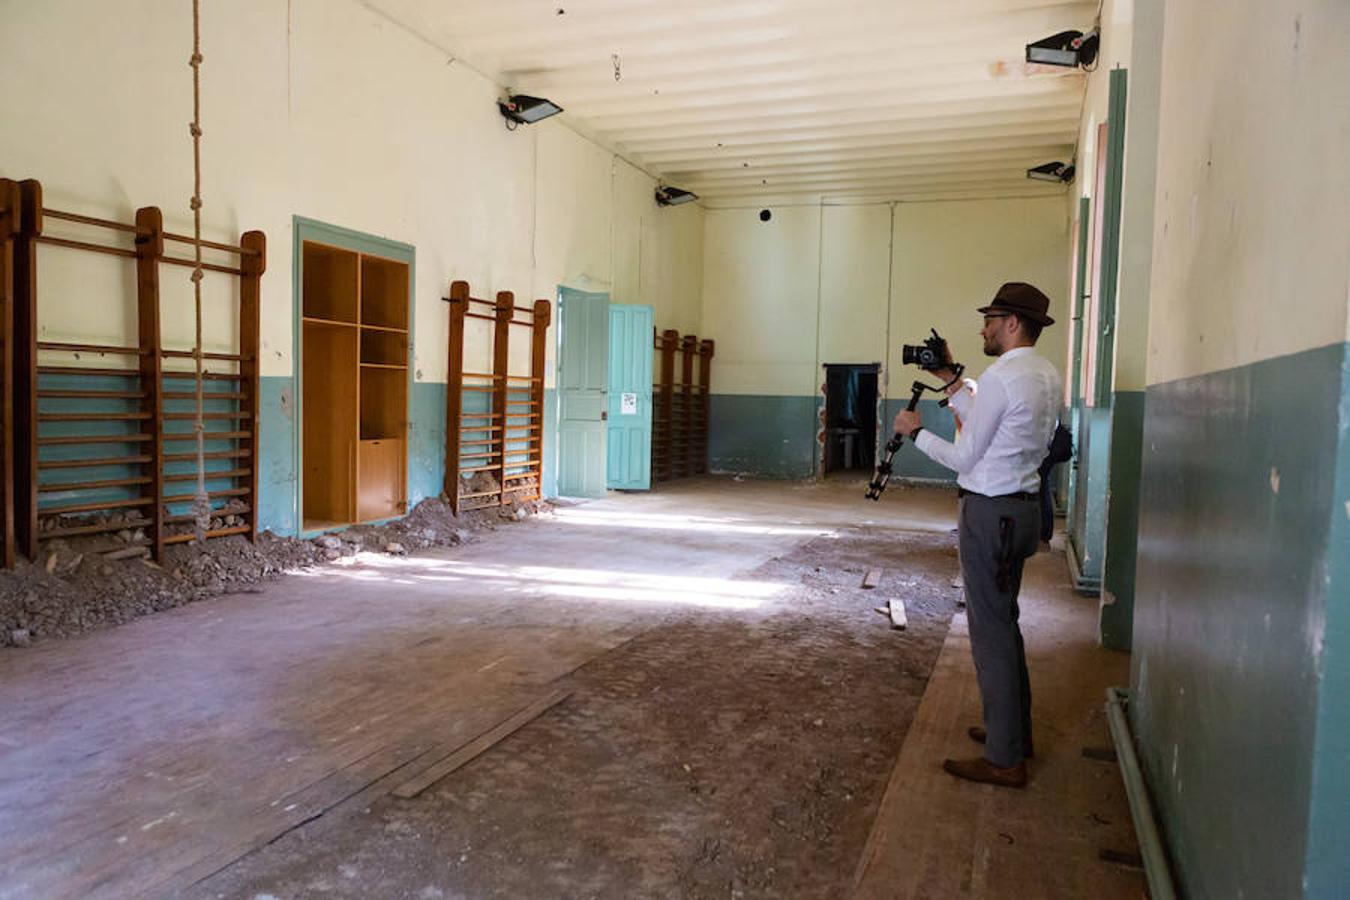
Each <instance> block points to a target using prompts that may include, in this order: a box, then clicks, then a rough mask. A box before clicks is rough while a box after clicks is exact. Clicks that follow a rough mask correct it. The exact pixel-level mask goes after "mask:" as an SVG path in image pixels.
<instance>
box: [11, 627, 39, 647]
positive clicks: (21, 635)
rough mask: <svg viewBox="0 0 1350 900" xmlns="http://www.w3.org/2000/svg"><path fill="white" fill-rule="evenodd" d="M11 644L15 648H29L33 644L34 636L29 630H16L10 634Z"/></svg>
mask: <svg viewBox="0 0 1350 900" xmlns="http://www.w3.org/2000/svg"><path fill="white" fill-rule="evenodd" d="M9 642H10V643H11V644H13V645H14V646H15V647H27V646H28V645H29V644H31V643H32V642H33V636H32V635H31V634H30V633H29V632H28V629H27V628H15V629H14V630H12V631H11V632H10V633H9Z"/></svg>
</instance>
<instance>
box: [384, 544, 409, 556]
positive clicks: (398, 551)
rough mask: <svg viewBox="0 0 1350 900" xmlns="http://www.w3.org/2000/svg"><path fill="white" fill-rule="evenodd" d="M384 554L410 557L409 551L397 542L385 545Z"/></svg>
mask: <svg viewBox="0 0 1350 900" xmlns="http://www.w3.org/2000/svg"><path fill="white" fill-rule="evenodd" d="M384 552H385V553H392V554H394V555H395V556H407V555H408V551H407V549H406V548H405V547H404V546H403V545H402V544H400V543H398V542H397V541H390V542H389V543H387V544H385V545H384Z"/></svg>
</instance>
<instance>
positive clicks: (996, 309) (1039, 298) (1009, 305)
mask: <svg viewBox="0 0 1350 900" xmlns="http://www.w3.org/2000/svg"><path fill="white" fill-rule="evenodd" d="M1049 308H1050V298H1049V297H1047V296H1045V295H1044V294H1042V293H1041V292H1040V291H1039V290H1037V289H1036V288H1034V287H1032V286H1031V285H1029V284H1027V283H1026V282H1025V281H1009V282H1008V283H1007V284H1005V285H1003V287H1001V288H999V289H998V293H997V294H995V295H994V301H993V302H992V303H990V304H989V305H988V306H981V307H980V309H979V311H980V312H982V313H985V314H986V315H987V314H989V313H1001V312H1003V313H1018V314H1020V315H1023V316H1026V317H1027V318H1028V319H1030V320H1031V321H1033V322H1040V323H1041V324H1042V325H1053V324H1055V320H1054V319H1052V318H1050V317H1049V316H1047V315H1046V314H1045V311H1046V310H1047V309H1049Z"/></svg>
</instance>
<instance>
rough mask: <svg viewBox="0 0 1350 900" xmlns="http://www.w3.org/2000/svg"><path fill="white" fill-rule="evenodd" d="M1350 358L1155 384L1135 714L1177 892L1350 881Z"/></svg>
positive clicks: (1322, 889)
mask: <svg viewBox="0 0 1350 900" xmlns="http://www.w3.org/2000/svg"><path fill="white" fill-rule="evenodd" d="M1347 352H1350V346H1347V345H1345V344H1343V343H1338V344H1335V345H1333V346H1330V347H1324V348H1320V349H1317V350H1310V351H1306V352H1303V353H1297V354H1293V355H1291V356H1286V357H1281V358H1279V359H1272V360H1265V361H1263V362H1259V363H1255V364H1253V365H1249V366H1243V367H1241V368H1237V369H1231V370H1227V371H1223V372H1215V373H1211V374H1208V375H1202V376H1197V377H1195V378H1188V379H1185V380H1181V381H1176V382H1169V383H1167V384H1160V385H1154V386H1152V387H1150V388H1149V389H1148V397H1147V403H1146V405H1145V411H1144V444H1143V446H1144V452H1143V462H1142V473H1143V474H1142V481H1141V496H1140V516H1139V543H1138V565H1137V567H1136V590H1135V610H1134V613H1135V615H1134V650H1133V654H1132V669H1133V672H1132V691H1131V693H1132V696H1133V697H1134V701H1135V702H1132V703H1131V704H1130V715H1131V718H1132V720H1133V721H1132V725H1133V731H1134V733H1135V735H1136V737H1137V740H1138V744H1139V755H1140V761H1141V763H1142V765H1143V768H1144V771H1145V772H1146V773H1147V776H1148V781H1149V786H1150V791H1151V793H1152V796H1153V799H1154V800H1155V802H1156V805H1157V809H1158V814H1159V818H1160V819H1161V821H1162V824H1163V831H1164V832H1165V834H1166V837H1167V841H1168V845H1169V848H1168V849H1169V852H1170V854H1171V857H1172V860H1173V863H1174V865H1175V875H1176V879H1177V883H1178V888H1179V893H1181V895H1183V896H1188V897H1239V896H1246V897H1319V898H1321V897H1343V896H1345V888H1346V885H1347V884H1350V870H1348V869H1347V866H1350V862H1348V860H1350V854H1347V853H1346V852H1345V837H1346V835H1347V834H1350V803H1347V801H1346V798H1347V797H1348V796H1350V774H1348V773H1350V707H1348V706H1347V704H1348V703H1350V662H1348V659H1350V610H1348V609H1347V604H1350V600H1348V599H1347V598H1350V583H1348V581H1347V578H1348V576H1350V562H1347V559H1348V558H1350V545H1348V544H1347V541H1346V538H1347V532H1348V531H1350V525H1347V522H1346V518H1347V516H1350V509H1347V506H1346V504H1347V503H1350V471H1348V470H1347V467H1348V464H1347V458H1348V457H1347V453H1348V452H1350V448H1348V447H1347V438H1346V429H1347V427H1350V378H1347V375H1346V371H1345V364H1346V363H1345V361H1346V355H1347ZM1338 539H1339V540H1338Z"/></svg>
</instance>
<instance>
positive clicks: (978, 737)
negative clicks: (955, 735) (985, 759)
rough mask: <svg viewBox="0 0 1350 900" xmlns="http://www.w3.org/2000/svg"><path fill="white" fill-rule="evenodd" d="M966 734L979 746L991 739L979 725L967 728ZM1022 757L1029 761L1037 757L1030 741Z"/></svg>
mask: <svg viewBox="0 0 1350 900" xmlns="http://www.w3.org/2000/svg"><path fill="white" fill-rule="evenodd" d="M966 734H968V735H970V739H971V740H972V741H974V742H975V743H977V744H983V743H984V742H985V741H986V740H988V739H989V735H988V734H987V733H985V730H984V729H983V728H981V727H980V726H979V725H972V726H970V727H969V728H967V729H966ZM1022 755H1023V756H1025V757H1026V758H1027V759H1031V758H1032V757H1034V756H1035V755H1036V753H1035V750H1034V748H1033V747H1032V745H1031V742H1030V741H1027V745H1026V747H1025V748H1023V751H1022Z"/></svg>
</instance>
